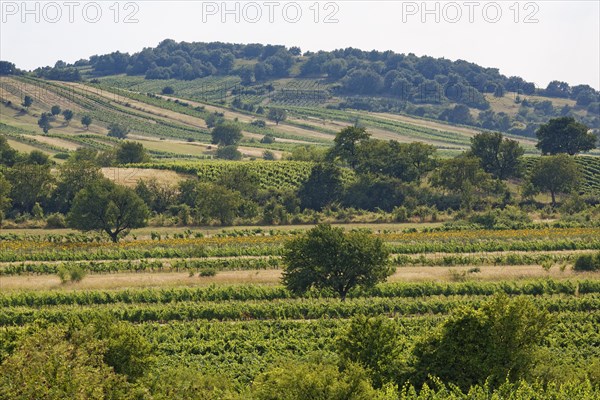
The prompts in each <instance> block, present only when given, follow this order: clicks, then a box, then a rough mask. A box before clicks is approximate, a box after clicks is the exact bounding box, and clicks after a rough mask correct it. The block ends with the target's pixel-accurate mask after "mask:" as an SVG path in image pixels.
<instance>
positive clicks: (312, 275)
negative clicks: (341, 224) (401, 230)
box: [283, 225, 393, 301]
mask: <svg viewBox="0 0 600 400" xmlns="http://www.w3.org/2000/svg"><path fill="white" fill-rule="evenodd" d="M388 256H389V251H388V250H387V248H386V247H385V245H384V243H383V241H382V240H381V239H380V238H378V237H375V236H373V235H372V234H370V233H367V232H364V231H354V232H349V233H345V232H344V230H343V229H342V228H334V227H332V226H331V225H317V226H316V227H315V228H313V229H311V230H309V231H308V232H307V233H305V234H303V235H301V236H299V237H297V238H295V239H292V240H290V241H289V242H287V243H286V245H285V252H284V257H283V259H284V264H285V268H284V272H283V283H284V284H285V285H286V287H287V288H288V289H289V290H290V291H292V292H293V293H297V294H301V293H305V292H306V291H308V290H310V289H311V288H316V289H330V290H333V291H334V292H335V293H337V294H338V295H339V296H340V299H341V300H342V301H344V300H345V299H346V296H347V295H348V292H349V291H350V290H352V289H353V288H355V287H357V286H361V287H363V288H370V287H373V286H374V285H376V284H377V283H380V282H383V281H385V280H386V279H387V277H388V276H390V275H391V274H392V272H393V269H392V268H391V267H390V266H389V264H388Z"/></svg>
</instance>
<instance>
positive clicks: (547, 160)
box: [529, 154, 581, 206]
mask: <svg viewBox="0 0 600 400" xmlns="http://www.w3.org/2000/svg"><path fill="white" fill-rule="evenodd" d="M580 180H581V172H580V171H579V167H578V166H577V163H576V162H575V160H573V159H572V158H571V157H569V156H567V155H566V154H558V155H556V156H548V157H541V158H540V159H539V160H538V161H537V162H536V164H535V166H534V167H533V169H532V171H531V175H530V177H529V181H530V183H531V186H532V188H533V189H534V191H536V192H550V195H551V196H552V205H553V206H555V205H556V195H557V194H558V193H571V192H572V191H574V190H576V189H577V188H578V187H579V181H580Z"/></svg>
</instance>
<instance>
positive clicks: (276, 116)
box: [267, 107, 287, 125]
mask: <svg viewBox="0 0 600 400" xmlns="http://www.w3.org/2000/svg"><path fill="white" fill-rule="evenodd" d="M267 118H268V119H269V120H270V121H273V122H275V124H276V125H279V123H280V122H282V121H285V120H286V119H287V111H285V110H284V109H283V108H275V107H270V108H269V113H268V114H267Z"/></svg>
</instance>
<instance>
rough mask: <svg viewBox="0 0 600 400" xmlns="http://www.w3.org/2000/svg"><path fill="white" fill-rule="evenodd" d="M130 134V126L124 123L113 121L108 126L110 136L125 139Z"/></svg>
mask: <svg viewBox="0 0 600 400" xmlns="http://www.w3.org/2000/svg"><path fill="white" fill-rule="evenodd" d="M82 123H83V122H82ZM128 134H129V128H128V127H127V126H125V125H123V124H119V123H112V124H110V125H109V126H108V137H114V138H117V139H125V138H126V137H127V135H128Z"/></svg>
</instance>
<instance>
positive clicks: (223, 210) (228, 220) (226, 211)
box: [192, 183, 254, 225]
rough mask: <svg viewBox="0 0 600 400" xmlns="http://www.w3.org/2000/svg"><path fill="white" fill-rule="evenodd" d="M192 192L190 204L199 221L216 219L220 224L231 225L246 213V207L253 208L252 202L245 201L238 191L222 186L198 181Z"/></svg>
mask: <svg viewBox="0 0 600 400" xmlns="http://www.w3.org/2000/svg"><path fill="white" fill-rule="evenodd" d="M194 194H195V198H194V200H193V202H192V206H193V207H194V212H195V214H196V219H197V220H200V221H204V222H208V221H210V220H213V219H216V220H218V221H219V222H220V223H221V225H231V224H233V221H234V220H235V218H237V217H243V216H245V215H247V213H246V211H247V210H246V209H253V207H252V205H253V203H252V202H249V201H245V199H244V198H243V197H242V194H241V193H240V192H238V191H236V190H231V189H228V188H226V187H224V186H220V185H214V184H211V183H200V184H198V185H197V186H196V187H195V188H194ZM253 213H254V212H253V211H251V212H250V215H251V214H253Z"/></svg>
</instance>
